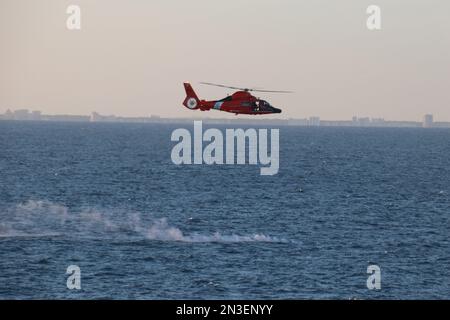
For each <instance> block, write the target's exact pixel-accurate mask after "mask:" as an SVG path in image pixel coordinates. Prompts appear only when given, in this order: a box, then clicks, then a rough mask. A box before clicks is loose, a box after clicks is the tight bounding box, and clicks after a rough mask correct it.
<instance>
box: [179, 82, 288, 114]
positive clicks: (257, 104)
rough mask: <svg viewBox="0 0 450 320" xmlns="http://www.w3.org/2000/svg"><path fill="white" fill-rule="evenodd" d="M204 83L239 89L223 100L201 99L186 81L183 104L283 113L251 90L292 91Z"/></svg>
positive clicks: (196, 107) (236, 111)
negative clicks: (257, 96) (254, 94)
mask: <svg viewBox="0 0 450 320" xmlns="http://www.w3.org/2000/svg"><path fill="white" fill-rule="evenodd" d="M200 83H201V84H204V85H209V86H216V87H221V88H228V89H234V90H238V91H236V92H235V93H233V94H232V95H229V96H227V97H226V98H223V99H221V100H211V101H206V100H200V99H199V98H198V96H197V94H196V93H195V91H194V89H193V88H192V86H191V84H190V83H189V82H184V89H185V90H186V98H185V99H184V101H183V105H184V106H185V107H186V108H188V109H190V110H201V111H209V110H211V109H213V110H219V111H225V112H230V113H234V114H236V115H238V114H251V115H260V114H273V113H281V109H278V108H275V107H273V106H272V105H270V103H268V102H267V101H265V100H262V99H260V98H256V97H255V96H253V95H252V94H251V93H250V92H269V93H292V92H291V91H274V90H260V89H255V88H239V87H232V86H226V85H223V84H215V83H210V82H200Z"/></svg>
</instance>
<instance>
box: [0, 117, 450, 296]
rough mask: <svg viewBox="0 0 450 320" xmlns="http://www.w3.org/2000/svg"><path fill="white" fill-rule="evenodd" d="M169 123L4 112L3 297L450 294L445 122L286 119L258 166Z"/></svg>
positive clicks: (0, 177) (449, 144)
mask: <svg viewBox="0 0 450 320" xmlns="http://www.w3.org/2000/svg"><path fill="white" fill-rule="evenodd" d="M178 127H186V128H188V129H192V125H187V124H182V125H162V124H112V123H111V124H106V123H49V122H6V121H3V122H0V299H11V298H12V299H43V298H50V299H85V298H87V299H222V298H224V299H285V298H288V299H310V298H311V299H328V298H338V299H353V298H356V299H414V298H425V299H448V298H450V268H449V266H450V243H449V234H450V232H449V231H450V223H449V222H450V220H449V217H450V131H449V130H445V129H442V130H439V129H389V128H304V127H280V171H279V173H278V174H277V175H274V176H261V175H260V174H259V167H258V166H248V165H247V166H242V165H241V166H227V165H223V166H207V165H198V166H194V165H191V166H186V165H185V166H176V165H174V164H173V163H172V161H171V157H170V153H171V149H172V147H173V146H174V144H175V143H174V142H171V141H170V135H171V133H172V131H173V130H174V129H175V128H178ZM229 127H230V126H229ZM224 128H225V127H222V129H224ZM373 264H375V265H378V266H379V267H380V268H381V286H382V287H381V290H368V289H367V286H366V281H367V278H368V276H369V275H368V274H367V267H368V266H369V265H373ZM69 265H78V266H79V267H80V269H81V287H82V288H81V290H69V289H67V287H66V281H67V277H68V275H66V269H67V267H68V266H69Z"/></svg>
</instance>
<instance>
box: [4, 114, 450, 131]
mask: <svg viewBox="0 0 450 320" xmlns="http://www.w3.org/2000/svg"><path fill="white" fill-rule="evenodd" d="M0 121H2V122H6V121H8V122H30V123H33V122H34V123H36V122H66V123H70V122H72V123H112V124H113V123H115V124H120V123H135V124H192V123H193V121H203V122H204V123H205V124H210V125H226V124H234V125H236V124H239V125H256V126H261V125H264V126H295V127H344V128H349V127H357V128H424V126H423V124H422V123H421V122H414V121H383V122H375V123H374V122H368V123H355V122H352V121H345V120H341V121H339V120H338V121H327V120H321V121H320V123H315V124H311V123H310V122H309V120H307V119H286V120H284V119H259V120H258V119H223V118H222V119H212V118H151V117H149V118H122V117H117V118H115V119H107V120H106V119H105V120H95V121H92V119H90V117H88V116H63V115H61V116H59V115H58V116H56V115H55V116H53V115H52V116H46V115H42V116H41V118H40V119H3V118H0ZM426 128H447V129H450V122H434V123H433V125H432V126H429V127H426Z"/></svg>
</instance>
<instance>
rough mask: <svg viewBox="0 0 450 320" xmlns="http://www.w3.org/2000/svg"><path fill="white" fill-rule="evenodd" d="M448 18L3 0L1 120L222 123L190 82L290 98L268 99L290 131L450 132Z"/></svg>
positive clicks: (287, 4)
mask: <svg viewBox="0 0 450 320" xmlns="http://www.w3.org/2000/svg"><path fill="white" fill-rule="evenodd" d="M70 4H76V5H79V6H80V7H81V27H82V29H81V30H80V31H69V30H68V29H67V28H66V20H67V18H68V15H67V14H66V8H67V6H68V5H70ZM370 4H376V5H379V6H380V7H381V9H382V30H380V31H369V30H368V29H367V28H366V19H367V14H366V8H367V7H368V6H369V5H370ZM449 15H450V1H449V0H394V1H393V0H371V1H365V0H342V1H332V0H327V1H324V0H305V1H302V0H226V1H225V0H222V1H218V0H192V1H186V0H172V1H171V0H128V1H125V0H69V1H66V0H39V1H36V0H0V49H1V50H0V113H3V112H4V111H5V110H6V109H8V108H11V109H18V108H28V109H39V110H42V111H43V112H44V113H51V114H56V113H57V114H62V113H68V114H90V112H92V111H94V110H95V111H98V112H100V113H101V114H116V115H123V116H147V115H150V114H157V115H161V116H171V117H190V116H210V117H224V116H226V115H227V114H226V113H223V112H217V111H210V112H208V113H206V112H203V113H200V111H196V112H194V111H190V110H187V109H185V108H184V107H183V106H182V105H181V103H182V101H183V99H184V90H183V86H182V82H183V81H190V82H191V83H192V85H193V86H194V89H195V90H196V91H197V93H198V95H199V96H200V97H201V98H204V99H219V98H222V97H224V96H226V94H227V93H230V92H231V91H228V90H223V89H220V88H213V87H207V86H201V85H199V84H198V82H199V81H209V82H217V83H224V84H230V85H237V86H248V87H263V88H267V89H272V90H293V91H295V93H294V94H289V95H280V94H278V95H275V94H271V95H267V94H260V96H261V97H262V98H265V99H267V100H269V101H270V102H271V103H272V104H273V105H274V106H277V107H281V108H282V109H283V113H282V114H281V115H277V117H282V118H291V117H294V118H302V117H307V116H314V115H316V116H320V117H321V118H323V119H349V118H351V117H352V116H353V115H357V116H369V117H384V118H386V119H389V120H419V119H421V117H422V116H423V114H425V113H433V114H434V115H435V119H436V120H445V121H450V19H449ZM230 117H235V116H234V115H230ZM244 117H245V116H244Z"/></svg>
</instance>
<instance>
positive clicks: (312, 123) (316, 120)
mask: <svg viewBox="0 0 450 320" xmlns="http://www.w3.org/2000/svg"><path fill="white" fill-rule="evenodd" d="M309 125H310V126H315V127H318V126H320V118H319V117H310V118H309Z"/></svg>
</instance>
